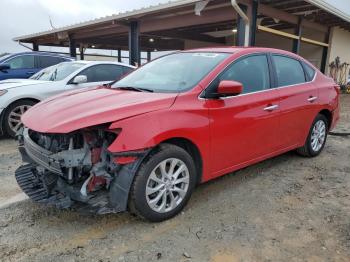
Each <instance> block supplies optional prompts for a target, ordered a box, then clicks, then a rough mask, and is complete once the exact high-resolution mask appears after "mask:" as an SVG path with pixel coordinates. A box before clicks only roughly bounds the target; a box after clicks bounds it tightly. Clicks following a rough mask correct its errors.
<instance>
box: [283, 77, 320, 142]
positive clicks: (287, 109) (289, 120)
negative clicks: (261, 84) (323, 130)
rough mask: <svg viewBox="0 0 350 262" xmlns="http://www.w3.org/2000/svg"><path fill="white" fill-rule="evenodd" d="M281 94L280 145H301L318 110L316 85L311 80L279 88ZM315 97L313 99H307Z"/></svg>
mask: <svg viewBox="0 0 350 262" xmlns="http://www.w3.org/2000/svg"><path fill="white" fill-rule="evenodd" d="M279 90H280V94H281V98H280V99H281V101H280V106H281V116H280V123H281V125H280V129H279V133H280V138H279V141H280V147H281V148H284V147H290V146H301V145H303V144H304V143H305V139H306V136H307V135H308V133H309V130H310V127H311V124H312V122H313V120H314V119H315V117H316V115H317V114H318V112H319V111H320V107H319V103H318V101H317V100H318V99H319V98H318V89H317V85H315V84H314V83H312V82H308V83H303V84H298V85H294V86H288V87H281V88H279ZM310 98H316V100H314V101H308V99H310Z"/></svg>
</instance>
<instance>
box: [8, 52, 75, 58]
mask: <svg viewBox="0 0 350 262" xmlns="http://www.w3.org/2000/svg"><path fill="white" fill-rule="evenodd" d="M8 55H9V56H17V55H50V56H58V57H62V58H68V59H74V58H73V57H70V56H68V55H65V54H60V53H54V52H43V51H31V52H18V53H12V54H8Z"/></svg>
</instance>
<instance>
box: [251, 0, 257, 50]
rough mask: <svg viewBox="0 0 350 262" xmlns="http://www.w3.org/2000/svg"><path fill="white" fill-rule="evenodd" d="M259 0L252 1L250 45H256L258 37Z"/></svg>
mask: <svg viewBox="0 0 350 262" xmlns="http://www.w3.org/2000/svg"><path fill="white" fill-rule="evenodd" d="M258 6H259V2H258V0H254V1H253V2H252V12H251V22H250V41H249V45H250V46H255V39H256V20H257V18H258Z"/></svg>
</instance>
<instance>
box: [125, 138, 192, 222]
mask: <svg viewBox="0 0 350 262" xmlns="http://www.w3.org/2000/svg"><path fill="white" fill-rule="evenodd" d="M195 181H196V169H195V164H194V161H193V159H192V157H191V156H190V155H189V154H188V153H187V152H186V151H185V150H184V149H182V148H180V147H178V146H175V145H171V144H162V145H161V146H160V147H159V149H158V150H157V151H155V152H153V153H151V154H150V156H149V157H147V158H146V159H145V160H144V162H143V163H142V164H141V166H140V169H139V170H138V172H137V173H136V175H135V178H134V182H133V185H132V187H131V190H130V197H129V209H130V211H131V212H132V213H134V214H136V215H138V216H140V217H142V218H145V219H147V220H149V221H152V222H159V221H163V220H166V219H169V218H171V217H173V216H175V215H177V214H178V213H180V212H181V210H182V209H183V208H184V206H185V205H186V203H187V201H188V200H189V198H190V196H191V194H192V191H193V188H194V185H195Z"/></svg>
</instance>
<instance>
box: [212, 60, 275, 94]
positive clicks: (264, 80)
mask: <svg viewBox="0 0 350 262" xmlns="http://www.w3.org/2000/svg"><path fill="white" fill-rule="evenodd" d="M219 79H220V80H219V81H222V80H233V81H238V82H241V83H242V84H243V92H242V94H247V93H252V92H257V91H261V90H265V89H269V88H270V75H269V66H268V61H267V56H266V55H253V56H249V57H247V58H243V59H241V60H238V61H237V62H234V63H233V64H232V65H230V66H229V67H228V68H227V69H226V70H225V71H224V72H223V74H222V75H220V76H219Z"/></svg>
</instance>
